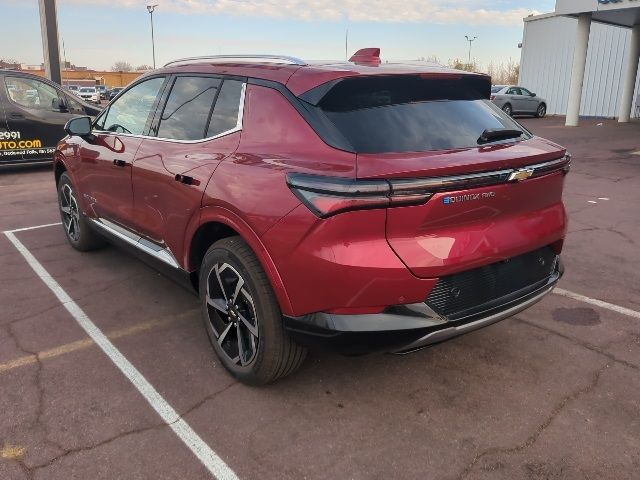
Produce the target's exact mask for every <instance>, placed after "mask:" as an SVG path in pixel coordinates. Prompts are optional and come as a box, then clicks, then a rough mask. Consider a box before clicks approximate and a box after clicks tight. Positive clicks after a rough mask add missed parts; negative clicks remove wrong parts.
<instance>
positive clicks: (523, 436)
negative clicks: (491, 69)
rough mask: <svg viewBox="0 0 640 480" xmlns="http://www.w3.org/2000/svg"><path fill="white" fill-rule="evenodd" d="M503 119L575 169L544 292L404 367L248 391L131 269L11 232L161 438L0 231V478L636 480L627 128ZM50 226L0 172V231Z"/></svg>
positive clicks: (134, 266)
mask: <svg viewBox="0 0 640 480" xmlns="http://www.w3.org/2000/svg"><path fill="white" fill-rule="evenodd" d="M522 122H523V123H524V124H525V125H526V126H527V127H529V128H530V129H531V130H532V131H533V132H534V133H536V134H539V135H541V136H544V137H547V138H550V139H552V140H555V141H558V142H559V143H562V144H564V145H566V146H567V147H568V148H569V149H570V151H571V152H572V153H573V155H574V163H573V167H572V171H571V173H570V175H569V177H568V180H567V186H566V192H565V200H566V204H567V208H568V211H569V213H570V222H571V223H570V233H569V236H568V239H567V241H566V243H565V250H564V261H565V265H566V275H565V277H564V278H563V279H562V281H561V283H560V289H561V290H559V291H558V292H557V293H554V294H552V295H550V296H548V297H547V298H546V299H544V300H543V301H542V302H540V303H538V304H537V305H535V306H534V307H532V308H531V309H529V310H527V311H525V312H523V313H521V314H519V315H518V316H516V317H514V318H512V319H509V320H506V321H503V322H501V323H499V324H496V325H493V326H490V327H488V328H486V329H483V330H480V331H477V332H474V333H471V334H468V335H466V336H464V337H460V338H457V339H454V340H452V341H449V342H447V343H444V344H441V345H438V346H436V347H433V348H430V349H426V350H423V351H420V352H417V353H414V354H412V355H406V356H391V355H373V356H366V357H356V358H351V357H349V358H345V357H339V356H335V355H332V354H328V353H323V352H312V353H311V354H310V357H309V359H308V361H307V363H306V364H305V365H304V366H303V368H302V369H301V370H300V371H299V372H297V373H296V374H294V375H292V376H290V377H288V378H285V379H284V380H282V381H280V382H278V383H276V384H274V385H271V386H268V387H264V388H251V387H247V386H245V385H242V384H239V383H237V382H235V381H234V380H233V379H232V378H231V377H230V376H229V375H228V374H227V373H226V372H225V370H224V368H223V367H222V366H221V364H220V363H219V362H218V360H217V359H216V358H215V355H214V353H213V351H212V350H211V348H210V346H209V344H208V340H207V336H206V333H205V331H204V329H203V327H202V325H201V320H200V315H199V311H198V303H197V299H196V297H194V296H193V295H191V294H190V293H189V292H187V291H185V290H183V289H182V288H181V287H179V286H177V285H176V284H174V283H172V282H171V281H170V280H167V279H165V278H164V277H162V276H160V275H159V274H158V273H156V272H155V271H154V270H152V269H150V268H148V267H147V266H146V265H145V264H143V263H141V262H140V261H138V260H137V259H135V258H134V257H131V256H130V255H128V254H127V253H125V252H123V251H120V250H117V249H115V248H111V247H109V248H106V249H104V250H101V251H98V252H93V253H86V254H83V253H79V252H76V251H73V250H72V249H71V248H70V247H69V246H68V245H67V243H66V240H65V238H64V235H63V231H62V229H61V227H60V226H59V225H54V226H48V227H47V226H45V227H41V228H35V229H30V230H23V231H16V232H14V233H13V236H14V238H15V239H17V241H18V242H19V244H20V245H23V246H24V248H25V249H26V252H27V256H28V255H32V256H33V257H34V258H35V260H36V261H37V262H38V263H39V264H40V265H41V266H42V267H43V268H44V269H45V270H46V273H47V274H48V275H50V279H49V283H51V282H50V280H53V281H54V283H56V284H58V285H59V286H60V287H61V288H62V289H63V290H64V292H66V294H68V295H69V297H70V298H71V299H72V300H73V302H74V305H77V306H79V307H80V308H81V309H82V311H83V312H84V313H85V314H86V317H87V319H89V320H90V322H92V324H94V325H95V326H97V328H99V329H100V331H101V332H104V334H105V335H106V336H107V337H108V339H109V340H110V342H111V343H112V344H113V345H114V346H115V347H116V348H117V350H118V351H119V352H121V354H122V355H123V357H124V358H125V359H126V360H127V361H128V362H130V365H132V366H133V367H135V369H137V372H139V373H140V375H141V377H143V378H144V379H146V380H147V381H148V382H149V384H150V385H152V386H153V387H154V388H155V390H156V391H157V393H158V394H159V397H160V398H161V400H162V401H163V402H165V404H166V405H170V406H171V407H172V408H173V409H174V410H175V411H176V412H177V413H178V415H179V417H176V419H175V422H172V424H171V425H167V423H166V421H164V420H163V419H162V418H161V417H160V416H159V415H158V413H157V412H156V411H155V410H154V409H153V408H152V406H151V405H150V403H149V402H148V401H147V400H146V399H145V397H143V396H142V395H141V393H140V391H139V390H138V389H137V388H136V387H135V386H134V384H132V382H131V381H130V380H129V378H128V377H127V376H126V375H125V374H123V372H122V371H121V370H120V369H118V367H116V365H115V364H114V362H113V361H112V360H111V358H110V357H109V356H107V355H106V354H105V353H104V352H103V350H102V349H101V348H99V347H98V345H96V344H95V343H94V342H93V341H92V340H91V339H90V338H89V337H88V336H87V334H86V333H85V331H84V330H83V328H81V326H80V325H79V324H78V322H77V321H76V318H74V316H72V315H71V314H70V312H69V310H68V309H67V308H65V306H64V305H63V304H62V303H61V301H60V299H59V298H58V297H56V296H55V295H54V293H53V291H52V290H51V289H50V288H49V287H48V286H47V285H46V284H45V282H43V280H42V279H41V276H42V275H43V274H42V272H40V276H39V275H38V274H37V273H36V271H34V269H33V268H32V267H31V266H30V265H29V264H28V263H27V261H26V259H25V256H24V255H23V254H22V253H20V252H19V251H18V249H17V248H16V245H15V242H14V243H12V242H11V238H12V237H11V235H10V236H7V235H2V234H0V271H1V272H2V275H0V392H1V393H0V479H3V480H4V479H12V480H13V479H22V478H32V479H48V480H52V479H87V478H92V479H142V478H145V479H146V478H153V479H160V478H167V479H176V478H181V479H199V478H211V477H212V474H211V471H212V468H220V470H218V471H219V472H221V473H220V477H223V476H224V475H227V478H234V475H233V474H234V473H235V475H237V477H238V478H241V479H303V478H306V479H316V478H317V479H324V478H332V479H382V478H385V479H388V478H403V479H413V478H416V479H417V478H420V479H425V478H429V479H520V478H522V479H536V480H537V479H540V480H542V479H584V478H588V479H602V478H612V479H614V478H615V479H634V478H638V471H639V469H640V395H639V394H638V393H639V392H640V372H639V369H640V273H639V272H640V251H639V249H638V240H637V238H639V236H640V222H639V221H638V219H639V218H640V214H639V213H638V205H640V124H639V123H637V122H636V123H632V124H626V125H618V124H617V123H615V122H614V121H600V120H588V121H584V122H583V125H582V127H581V128H577V129H567V128H565V127H564V126H562V125H563V119H561V118H547V119H543V120H538V119H523V120H522ZM58 221H59V216H58V211H57V204H56V192H55V186H54V184H53V181H52V174H51V172H50V171H49V169H46V168H45V169H37V170H16V171H6V172H4V173H0V231H10V230H15V229H22V228H26V227H33V226H40V225H46V224H51V223H56V222H58ZM45 276H46V275H45ZM47 278H49V277H47ZM573 294H578V295H582V296H584V297H578V298H572V297H575V295H573ZM598 301H600V303H599V302H598ZM602 302H607V303H602ZM176 422H184V423H183V424H185V425H188V426H189V427H190V428H191V429H192V430H191V431H193V432H194V434H195V435H196V436H197V437H198V438H199V439H201V441H202V443H197V442H196V443H195V444H191V445H190V446H189V445H188V442H187V443H185V442H184V441H182V440H181V439H180V437H179V436H178V435H177V434H176V425H178V423H176ZM180 425H182V423H181V424H180ZM194 445H195V446H194ZM198 445H206V447H207V448H210V449H211V450H212V451H213V452H215V454H216V455H217V456H218V457H219V458H216V459H214V461H212V462H209V463H207V462H204V463H203V462H201V461H200V460H199V458H198V457H197V456H196V454H197V453H198V452H200V453H202V450H198ZM194 452H195V453H196V454H194ZM205 453H206V452H205ZM211 465H213V467H212V466H211Z"/></svg>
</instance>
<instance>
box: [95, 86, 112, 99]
mask: <svg viewBox="0 0 640 480" xmlns="http://www.w3.org/2000/svg"><path fill="white" fill-rule="evenodd" d="M96 90H97V91H98V93H99V94H100V100H108V94H109V90H108V89H107V86H106V85H96Z"/></svg>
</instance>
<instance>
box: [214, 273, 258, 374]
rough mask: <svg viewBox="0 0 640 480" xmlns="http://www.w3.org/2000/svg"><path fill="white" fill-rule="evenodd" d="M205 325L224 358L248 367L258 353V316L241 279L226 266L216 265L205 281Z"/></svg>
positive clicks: (246, 287) (246, 286) (251, 298)
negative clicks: (208, 324)
mask: <svg viewBox="0 0 640 480" xmlns="http://www.w3.org/2000/svg"><path fill="white" fill-rule="evenodd" d="M206 300H207V310H208V317H209V323H210V325H211V328H212V329H213V333H214V334H215V337H216V341H217V342H218V345H219V346H220V348H221V350H222V351H223V352H224V354H225V355H226V356H227V357H228V358H229V359H230V360H231V361H232V362H233V363H235V364H237V365H240V366H246V365H249V364H250V363H251V362H252V361H253V360H254V358H255V356H256V352H257V351H258V337H259V332H258V316H257V314H256V308H255V304H254V303H253V297H252V295H251V293H250V291H249V290H248V285H247V284H246V282H245V280H244V278H242V275H240V273H239V272H238V271H237V270H236V269H235V268H233V267H232V266H231V265H229V264H228V263H216V264H215V265H214V266H213V268H212V269H211V270H210V271H209V276H208V277H207V292H206Z"/></svg>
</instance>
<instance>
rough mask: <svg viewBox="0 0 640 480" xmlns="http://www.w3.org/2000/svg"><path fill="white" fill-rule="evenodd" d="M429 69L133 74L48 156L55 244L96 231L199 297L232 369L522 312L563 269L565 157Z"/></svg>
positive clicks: (248, 376) (242, 372) (230, 60)
mask: <svg viewBox="0 0 640 480" xmlns="http://www.w3.org/2000/svg"><path fill="white" fill-rule="evenodd" d="M490 89H491V79H490V77H488V76H486V75H482V74H476V73H467V72H461V71H457V70H451V69H447V68H444V67H441V66H437V65H429V64H420V65H418V64H415V65H414V64H409V65H406V64H397V63H381V62H380V57H379V49H365V50H362V51H359V52H357V53H356V55H354V56H353V57H352V58H351V59H350V61H349V62H334V63H330V62H324V63H306V62H304V61H301V60H299V59H296V58H292V57H278V56H250V57H249V56H213V57H198V58H188V59H182V60H178V61H174V62H171V63H169V64H167V65H166V66H165V67H163V68H160V69H158V70H154V71H152V72H150V73H147V74H145V75H144V76H142V77H140V78H139V79H138V80H137V81H135V82H134V83H133V84H131V85H130V86H128V87H127V88H126V89H125V90H123V91H122V92H121V93H120V94H119V95H118V96H117V98H116V99H114V100H113V101H112V102H111V103H110V105H108V106H107V107H106V108H105V109H104V111H103V112H102V113H101V114H100V115H99V116H98V117H97V118H96V119H95V120H91V119H90V118H89V117H78V118H75V119H73V120H71V121H70V122H69V123H68V124H67V126H66V131H67V133H68V136H67V137H66V138H64V139H63V140H62V141H61V142H60V143H59V144H58V147H57V150H56V152H55V156H54V171H55V179H56V183H57V188H58V198H59V207H60V214H61V217H62V222H63V227H64V231H65V234H66V237H67V239H68V241H69V243H70V244H71V246H73V247H74V248H76V249H78V250H82V251H85V250H91V249H95V248H98V247H100V246H102V245H103V244H104V241H105V239H109V240H110V241H111V242H114V243H117V244H120V245H122V246H128V247H132V250H133V251H135V252H137V253H139V254H140V255H139V256H140V257H142V258H144V259H146V260H147V261H148V262H150V263H152V264H154V265H156V266H157V267H158V268H160V269H161V270H162V271H164V272H165V273H166V274H168V275H170V276H172V277H174V278H176V279H178V280H183V281H184V282H185V283H189V285H191V286H193V287H194V288H195V289H196V290H197V292H199V298H200V304H201V308H202V317H203V320H204V327H205V329H206V332H207V334H208V336H209V339H210V341H211V344H212V346H213V349H214V350H215V352H216V354H217V355H218V357H219V359H220V361H221V362H222V363H223V364H224V366H225V367H226V368H227V369H228V370H229V372H230V373H231V374H232V375H234V376H235V377H236V378H238V379H240V380H241V381H243V382H246V383H250V384H265V383H268V382H272V381H274V380H276V379H278V378H280V377H282V376H284V375H287V374H289V373H291V372H292V371H294V370H295V369H296V368H298V367H299V366H300V365H301V364H302V362H303V360H304V358H305V355H306V352H307V348H308V347H309V346H312V345H323V346H325V347H326V348H331V349H333V350H335V351H338V352H341V353H344V354H363V353H367V352H374V351H379V352H408V351H412V350H416V349H419V348H422V347H425V346H427V345H432V344H434V343H438V342H441V341H443V340H446V339H448V338H451V337H454V336H456V335H460V334H463V333H466V332H468V331H471V330H474V329H477V328H480V327H484V326H486V325H489V324H491V323H494V322H496V321H499V320H502V319H504V318H507V317H509V316H511V315H514V314H516V313H518V312H520V311H522V310H523V309H525V308H527V307H529V306H531V305H532V304H534V303H535V302H537V301H538V300H540V299H541V298H542V297H544V296H545V295H546V294H548V293H549V292H550V291H551V290H552V289H553V287H554V286H555V285H556V283H557V281H558V279H559V278H560V276H561V275H562V271H563V270H562V266H561V263H560V257H559V255H560V251H561V249H562V245H563V239H564V237H565V234H566V228H567V217H566V213H565V208H564V205H563V203H562V190H563V184H564V180H565V176H566V173H567V172H568V170H569V163H570V157H569V155H567V152H566V151H565V149H564V148H563V147H560V146H558V145H556V144H555V143H552V142H550V141H548V140H545V139H543V138H540V137H537V136H535V135H533V134H532V133H530V132H529V131H528V130H527V129H525V128H524V127H522V126H521V125H520V124H518V123H517V122H516V121H515V120H513V119H512V118H510V117H509V116H508V115H506V114H505V113H504V112H503V111H501V110H500V109H499V108H498V107H496V106H495V105H494V104H492V103H491V101H490V100H489V98H490Z"/></svg>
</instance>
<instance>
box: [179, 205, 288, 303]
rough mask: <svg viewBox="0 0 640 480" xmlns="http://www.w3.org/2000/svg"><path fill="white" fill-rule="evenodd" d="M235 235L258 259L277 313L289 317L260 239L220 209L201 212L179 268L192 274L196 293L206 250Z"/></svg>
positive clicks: (280, 283) (282, 291)
mask: <svg viewBox="0 0 640 480" xmlns="http://www.w3.org/2000/svg"><path fill="white" fill-rule="evenodd" d="M235 235H238V236H240V237H241V238H242V239H243V240H244V241H245V242H247V244H248V245H249V247H250V248H251V250H253V253H255V255H256V257H258V260H259V261H260V264H261V265H262V268H263V269H264V271H265V273H266V274H267V277H268V278H269V281H270V283H271V287H272V288H273V291H274V293H275V295H276V298H277V299H278V303H279V305H280V310H281V311H282V313H283V314H285V315H291V314H292V312H293V308H292V306H291V302H290V300H289V296H288V295H287V291H286V289H285V286H284V283H283V281H282V278H281V277H280V274H279V273H278V269H277V268H276V266H275V263H274V261H273V259H272V258H271V255H270V254H269V252H268V251H267V249H266V247H265V246H264V244H263V243H262V241H261V240H260V237H258V235H257V234H256V233H255V232H254V231H253V229H252V228H251V227H250V226H249V225H248V224H247V223H246V222H245V221H244V220H242V219H241V218H240V217H239V216H238V215H237V214H235V213H233V212H232V211H231V210H228V209H225V208H222V207H205V208H203V209H202V210H201V212H200V220H199V222H198V224H197V226H193V227H192V229H190V231H188V233H187V239H186V241H185V243H184V244H185V246H186V247H187V248H185V252H184V258H183V264H184V265H185V266H186V267H187V268H188V270H189V271H190V272H192V273H191V281H192V284H193V286H194V288H195V289H196V290H197V289H198V270H199V268H200V264H201V263H202V259H203V258H204V255H205V253H206V251H207V250H208V248H209V247H210V246H211V245H212V244H213V243H215V242H216V241H218V240H221V239H223V238H227V237H230V236H235Z"/></svg>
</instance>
